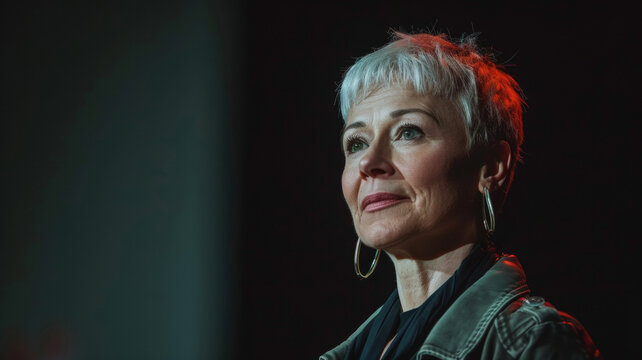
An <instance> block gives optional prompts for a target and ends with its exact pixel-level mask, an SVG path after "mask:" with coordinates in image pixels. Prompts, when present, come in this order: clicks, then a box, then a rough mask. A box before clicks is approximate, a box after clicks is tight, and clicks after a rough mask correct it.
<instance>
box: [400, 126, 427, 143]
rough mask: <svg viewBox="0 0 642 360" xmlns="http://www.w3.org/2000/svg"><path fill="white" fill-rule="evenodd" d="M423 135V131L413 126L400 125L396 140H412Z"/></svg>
mask: <svg viewBox="0 0 642 360" xmlns="http://www.w3.org/2000/svg"><path fill="white" fill-rule="evenodd" d="M421 135H423V131H421V129H419V128H418V127H417V126H415V125H402V126H401V127H400V128H399V136H398V138H399V139H400V140H414V139H416V138H418V137H420V136H421Z"/></svg>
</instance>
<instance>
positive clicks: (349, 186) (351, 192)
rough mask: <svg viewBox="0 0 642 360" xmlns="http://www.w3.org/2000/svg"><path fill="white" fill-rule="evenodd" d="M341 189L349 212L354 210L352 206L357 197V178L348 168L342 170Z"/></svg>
mask: <svg viewBox="0 0 642 360" xmlns="http://www.w3.org/2000/svg"><path fill="white" fill-rule="evenodd" d="M341 189H342V190H343V197H344V198H345V200H346V203H348V207H350V210H354V208H355V207H354V206H355V204H356V202H357V198H358V197H359V176H358V174H356V175H355V174H354V172H353V171H350V170H349V169H348V168H345V169H343V174H342V175H341Z"/></svg>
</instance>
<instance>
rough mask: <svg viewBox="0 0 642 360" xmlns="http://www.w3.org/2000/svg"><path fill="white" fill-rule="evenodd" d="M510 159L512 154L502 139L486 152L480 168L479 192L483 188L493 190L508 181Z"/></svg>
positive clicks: (511, 159) (481, 191)
mask: <svg viewBox="0 0 642 360" xmlns="http://www.w3.org/2000/svg"><path fill="white" fill-rule="evenodd" d="M512 161H513V156H512V154H511V150H510V145H509V144H508V142H506V141H504V140H502V141H500V142H498V143H497V144H495V146H493V147H492V148H491V149H490V151H489V152H488V156H486V158H485V161H484V164H483V165H482V167H481V169H480V172H479V183H478V190H479V192H480V193H483V191H484V188H487V189H488V190H490V191H491V192H493V191H495V190H497V189H498V188H500V187H502V186H503V185H504V183H505V182H506V181H508V176H509V169H510V168H511V166H512Z"/></svg>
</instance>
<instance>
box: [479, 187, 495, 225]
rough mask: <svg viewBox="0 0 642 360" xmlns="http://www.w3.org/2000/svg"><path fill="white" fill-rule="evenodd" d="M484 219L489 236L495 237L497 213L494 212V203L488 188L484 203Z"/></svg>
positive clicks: (485, 189)
mask: <svg viewBox="0 0 642 360" xmlns="http://www.w3.org/2000/svg"><path fill="white" fill-rule="evenodd" d="M482 219H483V221H484V229H486V234H487V235H488V236H491V235H493V232H495V211H493V202H492V201H491V199H490V192H489V191H488V188H487V187H484V199H483V201H482Z"/></svg>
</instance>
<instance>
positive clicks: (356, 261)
mask: <svg viewBox="0 0 642 360" xmlns="http://www.w3.org/2000/svg"><path fill="white" fill-rule="evenodd" d="M360 253H361V238H357V248H356V249H355V251H354V271H355V272H356V273H357V276H359V277H360V278H362V279H366V278H368V276H370V275H372V273H373V272H374V269H375V268H376V267H377V263H379V255H381V250H379V249H377V253H376V254H375V258H374V259H373V260H372V264H370V269H369V270H368V272H367V273H366V274H365V275H364V274H362V273H361V267H360V266H359V254H360Z"/></svg>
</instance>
